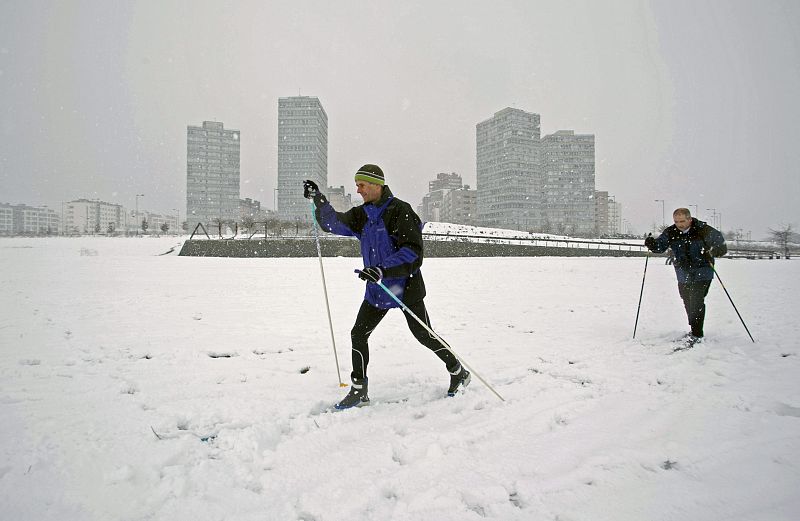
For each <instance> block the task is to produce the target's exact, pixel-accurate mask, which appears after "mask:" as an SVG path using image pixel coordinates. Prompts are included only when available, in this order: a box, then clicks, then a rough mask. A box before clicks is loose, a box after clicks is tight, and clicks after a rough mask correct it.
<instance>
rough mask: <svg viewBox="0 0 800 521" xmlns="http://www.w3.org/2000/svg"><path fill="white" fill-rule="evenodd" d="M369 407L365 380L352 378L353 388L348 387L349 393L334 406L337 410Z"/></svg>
mask: <svg viewBox="0 0 800 521" xmlns="http://www.w3.org/2000/svg"><path fill="white" fill-rule="evenodd" d="M365 405H369V396H367V379H366V378H364V379H363V380H359V379H357V378H353V386H352V387H350V392H349V393H347V396H345V397H344V399H343V400H342V401H341V402H339V403H337V404H336V405H334V408H336V409H338V410H340V411H341V410H342V409H349V408H351V407H364V406H365Z"/></svg>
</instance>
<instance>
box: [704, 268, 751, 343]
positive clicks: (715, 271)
mask: <svg viewBox="0 0 800 521" xmlns="http://www.w3.org/2000/svg"><path fill="white" fill-rule="evenodd" d="M711 269H712V270H714V275H716V276H717V280H718V281H719V284H720V286H722V289H724V290H725V294H726V295H728V300H730V301H731V306H733V310H734V311H736V314H737V315H738V316H739V320H741V322H742V325H743V326H744V330H745V331H747V336H749V337H750V340H752V341H753V343H754V344H755V343H756V341H755V340H754V339H753V335H751V334H750V330H749V329H747V324H745V323H744V319H743V318H742V315H740V314H739V310H738V309H736V304H734V303H733V299H732V298H731V294H730V293H728V290H727V288H725V284H723V283H722V279H721V278H719V273H717V269H716V268H715V267H714V265H713V264H712V265H711Z"/></svg>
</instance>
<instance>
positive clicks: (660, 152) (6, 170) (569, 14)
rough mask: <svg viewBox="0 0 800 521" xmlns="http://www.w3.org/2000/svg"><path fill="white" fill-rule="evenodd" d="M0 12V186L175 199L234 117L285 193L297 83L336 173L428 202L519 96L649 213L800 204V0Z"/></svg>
mask: <svg viewBox="0 0 800 521" xmlns="http://www.w3.org/2000/svg"><path fill="white" fill-rule="evenodd" d="M0 20H2V21H0V25H2V29H3V30H2V31H0V34H1V35H2V36H0V78H2V81H0V95H1V96H2V99H4V101H5V102H6V106H5V107H4V108H5V114H4V117H3V118H2V123H0V137H1V138H2V139H0V169H1V170H0V200H2V201H4V202H8V203H12V204H14V203H27V204H31V205H48V206H50V207H52V208H58V206H59V204H60V202H61V201H64V200H70V199H75V198H80V197H88V198H98V199H102V200H109V201H112V200H113V201H117V202H119V203H120V204H123V205H125V206H126V207H132V206H133V205H134V195H135V194H137V193H143V192H144V193H147V194H148V195H147V198H146V204H147V205H148V207H149V208H150V209H152V210H154V211H162V212H166V211H168V210H170V209H172V208H174V207H175V206H177V205H178V204H180V201H185V200H186V193H185V189H186V181H185V168H186V151H185V139H186V137H185V132H186V125H187V124H197V123H199V122H201V121H220V122H224V123H225V125H226V126H231V127H233V128H237V129H239V130H240V131H241V133H242V143H241V147H242V158H241V192H240V196H241V197H250V198H253V199H257V200H259V201H262V202H263V203H264V206H266V207H270V208H271V207H272V206H273V190H274V188H276V187H277V169H278V160H277V155H278V138H277V135H278V128H277V124H276V121H277V119H278V118H277V106H276V100H277V99H278V98H281V97H286V96H295V95H298V94H300V95H303V96H314V97H317V98H318V99H319V100H320V102H321V103H322V105H323V106H324V107H325V110H326V112H327V114H328V117H329V118H330V128H329V151H328V156H329V157H328V162H329V165H328V184H329V185H331V186H340V185H344V186H345V187H346V188H350V187H351V186H352V173H353V171H354V170H355V169H356V168H358V167H359V166H360V165H361V164H364V163H367V162H373V163H377V164H380V165H381V166H382V168H383V169H384V171H385V172H386V175H387V183H388V184H389V185H390V186H392V188H393V190H394V191H395V193H397V194H398V196H401V197H403V198H405V199H406V200H408V201H409V202H410V203H412V204H414V205H415V206H416V205H417V204H419V202H420V201H421V199H422V197H423V196H424V194H425V193H426V188H427V183H428V181H429V180H430V179H431V178H432V177H434V176H435V175H436V173H437V172H456V173H458V174H459V175H461V176H462V177H463V179H464V183H465V184H469V185H471V186H476V159H475V147H476V144H475V126H476V124H477V123H479V122H481V121H484V120H486V119H487V118H490V117H491V116H492V114H494V113H495V112H497V111H499V110H502V109H503V108H504V107H512V108H519V109H521V110H525V111H528V112H533V113H537V114H541V115H542V129H541V134H542V135H550V134H553V133H555V132H557V131H559V130H565V129H570V130H574V132H575V133H576V134H593V135H595V136H596V173H595V175H596V188H597V189H598V190H607V191H608V192H609V193H612V194H614V195H615V196H616V198H617V200H618V201H620V202H621V203H622V205H623V215H624V218H625V220H626V221H627V222H628V223H629V225H630V226H632V227H633V228H634V229H635V230H637V231H639V232H643V231H647V230H649V229H650V227H651V226H652V225H653V224H657V225H660V224H661V221H662V218H661V214H662V203H661V202H659V201H664V203H663V204H664V205H665V206H666V209H667V212H666V213H667V214H669V213H671V209H673V208H675V207H678V206H687V207H689V208H691V209H692V210H693V212H694V211H695V210H696V211H697V213H698V214H699V216H700V217H701V218H703V219H704V220H708V221H709V222H721V223H722V228H723V229H724V230H725V231H727V230H728V229H730V228H741V229H744V230H745V231H748V230H752V234H753V238H757V237H763V236H765V235H766V233H767V229H768V228H769V227H777V226H779V225H780V224H782V223H794V224H795V225H797V224H798V221H800V218H799V217H798V210H797V209H796V208H795V207H796V205H795V204H794V202H793V199H794V195H795V194H797V193H800V180H798V176H796V175H795V173H796V165H797V164H798V159H800V152H797V151H796V147H795V146H794V145H793V143H792V136H793V129H794V127H795V121H797V119H798V116H800V102H798V100H796V99H795V96H794V93H795V92H797V91H800V73H799V71H798V66H797V63H800V44H798V40H797V38H796V36H795V28H796V27H797V26H798V21H800V7H798V6H797V5H795V4H794V3H792V2H784V1H777V0H772V1H767V2H763V3H758V4H755V3H752V2H745V1H732V2H725V3H724V4H723V3H721V2H708V3H703V4H696V3H694V2H685V1H678V2H660V1H653V2H639V1H624V2H615V3H613V4H605V3H600V4H594V3H590V2H585V3H577V4H576V3H570V4H569V5H566V4H564V5H562V4H558V5H550V4H548V3H544V2H515V1H509V2H501V3H495V4H486V3H482V2H448V1H445V2H441V3H437V4H434V5H429V4H427V3H422V2H407V3H403V4H402V5H395V4H391V3H388V2H352V3H347V4H344V5H338V4H331V3H328V2H315V1H311V2H306V3H303V4H302V5H288V4H286V5H284V4H280V3H272V2H267V3H263V2H242V3H237V4H234V5H219V4H216V3H212V2H197V3H196V4H193V5H192V9H191V11H188V10H187V9H186V6H185V4H183V3H180V2H171V1H167V2H163V3H158V4H155V3H153V4H150V3H133V4H119V5H117V4H106V3H103V2H99V1H94V2H93V1H89V2H83V3H80V4H71V3H66V4H62V3H56V2H45V1H39V2H31V3H23V4H14V5H12V4H11V3H5V4H3V5H2V6H0ZM531 27H535V29H536V30H535V31H534V30H530V29H531ZM299 189H300V188H299V187H298V190H299ZM666 221H667V222H668V221H669V215H667V218H666Z"/></svg>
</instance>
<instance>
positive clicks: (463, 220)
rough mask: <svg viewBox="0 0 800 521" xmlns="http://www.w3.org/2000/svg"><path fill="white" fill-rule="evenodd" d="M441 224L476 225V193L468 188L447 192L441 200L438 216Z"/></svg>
mask: <svg viewBox="0 0 800 521" xmlns="http://www.w3.org/2000/svg"><path fill="white" fill-rule="evenodd" d="M439 218H440V220H441V222H446V223H453V224H467V225H470V226H475V225H477V224H478V191H477V190H470V189H469V186H464V187H463V188H458V189H456V190H448V191H447V192H446V193H445V194H444V197H443V199H442V205H441V210H440V216H439Z"/></svg>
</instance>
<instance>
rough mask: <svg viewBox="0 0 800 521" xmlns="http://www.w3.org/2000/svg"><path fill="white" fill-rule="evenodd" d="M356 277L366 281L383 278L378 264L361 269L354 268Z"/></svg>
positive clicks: (375, 280)
mask: <svg viewBox="0 0 800 521" xmlns="http://www.w3.org/2000/svg"><path fill="white" fill-rule="evenodd" d="M356 273H358V278H359V279H361V280H366V281H367V282H378V281H379V280H381V279H382V278H383V270H382V269H381V268H380V266H369V267H366V268H364V269H363V270H356Z"/></svg>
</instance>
